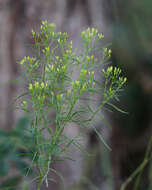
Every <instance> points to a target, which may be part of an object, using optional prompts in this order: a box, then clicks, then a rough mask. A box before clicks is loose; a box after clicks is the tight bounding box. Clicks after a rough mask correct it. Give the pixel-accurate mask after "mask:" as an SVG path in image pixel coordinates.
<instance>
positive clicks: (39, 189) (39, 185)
mask: <svg viewBox="0 0 152 190" xmlns="http://www.w3.org/2000/svg"><path fill="white" fill-rule="evenodd" d="M42 183H43V178H42V177H41V178H40V181H39V184H38V189H37V190H41V186H42Z"/></svg>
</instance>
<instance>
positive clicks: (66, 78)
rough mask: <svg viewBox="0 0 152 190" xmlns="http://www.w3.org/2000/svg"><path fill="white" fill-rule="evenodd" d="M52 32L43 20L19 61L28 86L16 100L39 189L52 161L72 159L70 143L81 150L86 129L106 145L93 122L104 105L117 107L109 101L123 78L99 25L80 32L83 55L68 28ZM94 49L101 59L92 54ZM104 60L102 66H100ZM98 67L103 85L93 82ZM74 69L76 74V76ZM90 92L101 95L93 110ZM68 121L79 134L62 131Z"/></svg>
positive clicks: (52, 25) (33, 33) (124, 80)
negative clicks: (112, 61)
mask: <svg viewBox="0 0 152 190" xmlns="http://www.w3.org/2000/svg"><path fill="white" fill-rule="evenodd" d="M54 30H55V25H54V24H48V23H47V21H43V22H42V25H41V27H40V32H35V31H33V30H32V36H33V39H34V42H35V44H34V46H33V50H34V53H35V56H34V57H29V56H27V57H24V58H23V59H22V60H21V61H20V65H21V66H22V68H23V70H24V73H25V76H26V80H27V83H28V84H27V87H26V89H27V91H26V92H25V93H24V94H23V95H21V96H20V97H19V98H21V99H22V104H21V109H23V110H24V111H25V112H26V113H27V115H28V116H29V117H30V118H31V122H30V129H29V131H30V133H31V135H32V136H33V141H34V144H35V147H36V148H35V153H34V157H33V161H34V162H33V167H35V168H37V170H38V173H39V184H38V190H40V188H41V185H42V183H43V182H45V183H46V186H48V180H49V179H48V173H49V172H50V171H51V170H52V171H53V169H52V168H51V166H52V164H53V163H54V162H55V161H56V160H60V159H61V160H63V159H70V158H69V157H68V154H67V153H68V150H69V147H70V146H71V145H72V146H75V147H77V148H78V149H80V150H81V151H85V149H84V148H83V146H82V145H81V143H80V141H79V137H80V135H82V134H83V133H86V130H87V128H91V129H92V130H94V131H95V132H96V133H97V135H98V136H99V138H100V139H101V140H102V142H103V143H104V144H105V145H106V146H107V147H108V145H107V144H106V143H105V141H104V140H103V138H102V136H101V134H100V133H99V132H98V131H97V129H96V128H95V127H94V125H93V120H94V118H95V116H96V114H97V113H98V112H100V111H101V109H103V108H104V107H105V106H106V105H110V106H113V107H114V108H116V107H115V106H114V105H113V104H111V103H110V101H111V100H112V99H116V100H119V99H118V95H119V93H120V91H121V89H122V86H123V85H124V83H125V82H126V78H123V77H122V76H121V70H120V69H119V68H113V67H112V66H108V60H109V58H110V55H111V50H110V49H108V48H106V47H100V42H101V40H102V39H103V34H101V33H99V32H98V30H97V29H94V28H92V29H90V28H88V29H87V30H85V31H83V32H82V33H81V39H82V44H83V50H82V51H81V53H78V52H76V50H75V49H73V46H72V41H69V40H68V39H69V35H68V34H67V33H66V32H64V33H61V32H55V31H54ZM95 52H97V53H98V54H99V55H98V56H99V59H97V58H95V56H94V55H95ZM106 64H107V66H106V68H105V69H103V70H101V65H106ZM96 70H98V72H100V73H101V75H103V76H104V78H105V80H104V82H103V83H101V82H100V81H98V80H97V77H96V76H95V71H96ZM73 72H76V73H77V78H76V79H73V78H74V74H73ZM94 94H99V95H101V96H103V99H102V101H101V103H100V105H99V107H98V108H97V109H95V108H93V107H92V106H91V105H87V104H86V102H87V101H88V100H89V101H93V98H92V97H93V95H94ZM116 109H117V108H116ZM119 111H121V110H119ZM52 113H55V114H54V115H55V116H54V117H51V115H52ZM72 123H74V124H76V125H77V126H79V127H80V134H76V136H75V137H73V138H69V137H68V136H66V135H65V133H64V130H65V128H67V127H70V125H72Z"/></svg>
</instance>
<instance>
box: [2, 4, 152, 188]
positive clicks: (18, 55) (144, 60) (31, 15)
mask: <svg viewBox="0 0 152 190" xmlns="http://www.w3.org/2000/svg"><path fill="white" fill-rule="evenodd" d="M42 20H47V21H48V22H49V23H55V24H56V26H57V31H62V32H64V31H66V32H68V33H69V34H70V38H71V39H72V40H73V44H74V47H76V48H79V47H80V37H79V34H80V32H81V31H82V30H83V29H86V28H87V27H95V28H97V29H98V30H99V31H100V32H103V33H104V36H105V39H104V42H103V44H105V43H111V49H112V58H111V60H112V64H113V65H115V66H119V67H121V68H122V70H123V72H124V75H125V76H127V78H128V83H127V86H126V87H125V90H124V91H123V92H122V96H121V99H120V102H119V104H118V106H119V107H121V108H122V109H123V110H125V111H127V112H129V114H122V113H119V112H117V111H114V110H113V112H112V113H105V117H106V118H107V119H108V122H109V125H110V127H105V124H104V123H103V122H101V123H97V127H98V129H99V130H100V131H101V133H103V136H104V137H105V139H106V141H107V142H108V143H109V145H110V147H111V148H112V151H111V152H110V151H108V150H107V149H105V148H104V146H103V145H102V143H100V142H99V139H98V138H97V137H96V135H95V134H94V132H93V131H89V132H88V133H87V134H86V137H85V138H86V139H85V140H86V143H85V146H86V149H87V151H88V152H89V153H91V154H93V155H94V156H92V157H88V156H86V155H84V154H82V153H80V152H75V153H74V157H75V160H78V161H76V162H74V163H73V162H72V161H65V162H64V163H62V164H57V165H54V168H55V169H56V170H57V171H59V172H60V173H61V174H62V175H63V176H64V186H63V183H62V180H61V178H60V177H58V176H57V175H55V174H52V175H54V176H53V177H54V178H55V179H56V181H57V183H53V182H52V183H50V184H49V187H48V188H46V187H45V186H44V187H43V189H44V190H45V189H51V190H63V189H66V190H86V189H87V190H99V189H100V190H101V189H102V190H119V189H120V187H121V185H122V183H124V182H125V180H126V179H127V178H128V177H129V176H130V175H131V174H132V173H133V172H134V171H135V170H136V168H137V167H138V166H139V165H140V164H141V163H142V161H143V159H144V157H145V152H146V150H147V145H148V143H149V139H150V137H151V134H152V133H151V125H152V117H151V116H152V22H151V20H152V2H151V1H150V0H144V1H142V0H134V1H133V0H132V1H131V0H128V1H121V0H93V1H92V0H45V1H44V0H39V1H38V0H32V1H31V0H0V189H9V190H18V189H23V190H26V189H36V186H35V184H34V183H32V185H30V187H29V186H27V184H28V182H29V181H30V177H29V178H28V179H27V178H25V173H27V171H25V168H27V167H28V165H27V163H26V162H25V161H24V160H22V158H20V157H18V156H17V155H18V154H19V153H23V149H22V148H23V146H24V145H25V144H26V145H27V146H28V147H29V148H32V145H31V144H30V138H32V137H27V136H26V134H24V129H25V128H26V125H28V118H26V117H25V116H24V113H23V112H21V111H18V110H15V109H14V104H13V100H14V98H16V97H17V96H18V95H19V94H20V93H21V91H22V90H23V86H22V84H21V83H20V82H19V81H20V80H23V75H22V71H21V70H20V67H19V65H18V64H17V61H19V60H21V59H22V58H23V56H25V55H31V49H30V44H32V43H33V41H32V38H31V30H32V29H34V30H38V28H39V26H40V24H41V21H42ZM103 44H101V45H103ZM99 77H102V76H99ZM98 98H99V100H100V97H98ZM68 133H70V131H68ZM12 139H13V140H12ZM14 139H15V141H14ZM25 139H26V140H25ZM27 139H28V141H27ZM149 152H150V153H151V151H149ZM149 155H150V157H149V158H148V163H147V164H146V166H145V167H144V168H143V169H142V170H141V172H140V173H138V175H136V176H135V178H134V179H133V180H132V181H131V183H130V184H129V185H128V186H127V188H126V190H133V189H136V190H137V189H138V190H152V183H151V181H152V173H151V154H149ZM28 180H29V181H28ZM137 180H138V181H139V186H137V185H134V184H136V183H137ZM9 187H11V188H9Z"/></svg>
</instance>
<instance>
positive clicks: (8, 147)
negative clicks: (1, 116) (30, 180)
mask: <svg viewBox="0 0 152 190" xmlns="http://www.w3.org/2000/svg"><path fill="white" fill-rule="evenodd" d="M28 125H29V120H28V119H27V118H25V117H24V118H21V119H20V120H19V121H18V123H17V126H16V128H15V129H13V130H11V131H4V130H0V178H1V179H2V180H3V178H4V179H5V180H3V182H2V183H1V184H0V189H1V190H2V189H7V190H15V189H16V187H17V186H18V185H19V184H20V182H21V180H22V178H23V177H24V176H25V175H26V174H27V172H28V173H29V174H31V173H32V170H29V167H30V165H29V162H31V161H32V158H33V153H32V152H33V151H34V146H33V145H34V142H33V136H32V134H30V133H29V132H28V130H27V128H28ZM14 169H16V170H17V172H16V176H14V175H13V176H10V175H9V173H11V171H13V170H14ZM28 170H29V171H28Z"/></svg>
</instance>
